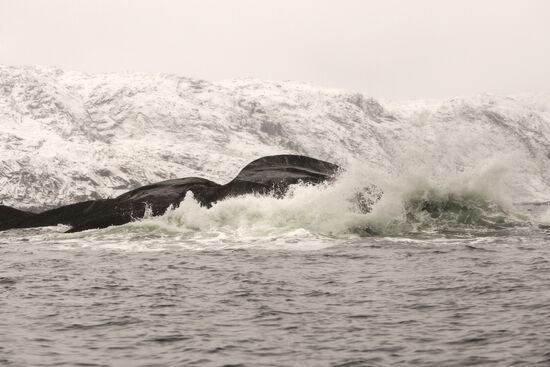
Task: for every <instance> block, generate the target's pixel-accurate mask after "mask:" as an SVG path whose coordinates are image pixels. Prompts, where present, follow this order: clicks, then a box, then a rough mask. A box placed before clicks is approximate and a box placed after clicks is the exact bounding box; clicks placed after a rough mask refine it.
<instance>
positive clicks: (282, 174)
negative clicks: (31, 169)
mask: <svg viewBox="0 0 550 367" xmlns="http://www.w3.org/2000/svg"><path fill="white" fill-rule="evenodd" d="M338 170H339V167H338V166H336V165H334V164H332V163H328V162H324V161H320V160H317V159H314V158H310V157H305V156H299V155H275V156H268V157H263V158H260V159H257V160H255V161H253V162H251V163H250V164H248V165H247V166H246V167H244V168H243V169H242V170H241V172H240V173H239V174H238V175H237V177H235V178H234V179H233V180H232V181H230V182H229V183H227V184H225V185H220V184H217V183H215V182H212V181H209V180H206V179H203V178H198V177H188V178H181V179H175V180H168V181H162V182H158V183H155V184H152V185H147V186H142V187H140V188H137V189H135V190H132V191H129V192H127V193H124V194H122V195H120V196H118V197H116V198H114V199H103V200H90V201H85V202H80V203H76V204H71V205H66V206H62V207H59V208H56V209H52V210H48V211H45V212H42V213H39V214H31V213H26V212H21V211H19V210H17V209H13V208H9V207H4V206H0V230H7V229H11V228H28V227H43V226H53V225H57V224H66V225H70V226H71V227H72V228H71V229H70V230H69V232H77V231H83V230H86V229H93V228H105V227H108V226H112V225H121V224H124V223H128V222H130V221H132V220H135V219H137V218H142V217H143V216H144V214H145V211H146V208H149V209H150V210H151V212H152V213H153V215H160V214H163V213H164V212H165V211H166V209H168V208H169V207H170V206H172V207H175V206H177V205H179V203H180V202H181V200H183V198H184V197H185V195H186V194H187V193H188V192H190V191H191V192H192V193H193V195H194V197H195V199H196V200H197V201H198V202H199V203H200V204H201V205H203V206H206V207H210V206H212V204H214V203H215V202H217V201H220V200H223V199H225V198H227V197H231V196H239V195H245V194H250V193H259V194H263V195H268V194H270V195H275V196H277V197H282V196H283V195H284V194H285V193H286V192H287V190H288V187H289V186H290V185H292V184H296V183H299V182H302V183H306V184H319V183H321V182H324V181H326V180H329V179H331V178H332V177H334V176H335V175H336V173H337V172H338ZM4 208H5V209H4ZM9 213H14V214H13V215H12V216H11V217H10V215H9Z"/></svg>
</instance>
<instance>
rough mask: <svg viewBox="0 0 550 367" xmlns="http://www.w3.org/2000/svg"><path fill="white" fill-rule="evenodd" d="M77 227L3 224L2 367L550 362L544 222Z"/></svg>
mask: <svg viewBox="0 0 550 367" xmlns="http://www.w3.org/2000/svg"><path fill="white" fill-rule="evenodd" d="M144 228H146V230H144ZM65 229H66V228H64V227H61V226H59V227H50V228H42V229H27V230H16V231H8V232H3V233H1V234H0V294H1V296H0V309H1V310H2V317H1V318H0V365H2V366H499V367H500V366H550V348H549V346H550V245H549V240H550V230H548V229H547V228H546V227H544V226H515V227H509V228H499V229H487V228H482V229H480V228H477V229H463V230H461V231H452V230H439V231H416V232H410V233H401V234H399V235H384V234H379V235H368V236H364V235H362V236H359V235H348V236H342V235H340V236H332V235H326V234H312V233H311V232H310V231H306V230H303V229H296V230H294V231H290V232H289V231H287V232H286V233H285V234H281V233H278V234H277V235H272V236H261V237H259V236H256V237H251V236H243V235H242V234H239V235H235V233H233V235H232V236H229V235H222V232H218V233H217V234H214V233H213V232H211V233H210V234H208V235H202V236H198V234H197V232H195V233H192V234H190V233H188V232H185V233H184V232H180V233H176V232H170V231H154V230H151V228H150V227H148V226H147V225H145V224H143V223H142V224H141V225H130V226H123V227H119V228H116V229H113V228H111V229H106V230H93V231H87V232H83V233H79V234H65V233H63V231H64V230H65Z"/></svg>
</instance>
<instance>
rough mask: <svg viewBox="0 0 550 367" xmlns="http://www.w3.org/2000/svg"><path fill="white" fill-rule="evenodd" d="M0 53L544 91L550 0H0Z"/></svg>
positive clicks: (387, 94)
mask: <svg viewBox="0 0 550 367" xmlns="http://www.w3.org/2000/svg"><path fill="white" fill-rule="evenodd" d="M0 63H2V64H8V65H28V64H42V65H53V66H58V67H61V68H65V69H73V70H82V71H90V72H102V71H121V70H135V71H146V72H169V73H176V74H179V75H184V76H190V77H197V78H203V79H207V80H217V79H227V78H243V77H257V78H261V79H277V80H289V79H290V80H300V81H306V82H309V83H312V84H315V85H321V86H329V87H337V88H346V89H349V90H352V91H359V92H363V93H365V94H366V95H370V96H374V97H378V98H386V99H412V98H423V97H434V98H437V97H450V96H455V95H470V94H476V93H482V92H489V93H497V94H510V93H518V92H528V91H549V90H550V0H399V1H397V0H373V1H370V0H270V1H267V0H265V1H264V0H218V1H215V0H196V1H194V0H181V1H176V0H174V1H169V0H149V1H145V0H127V1H123V0H118V1H117V0H88V1H84V0H48V1H46V0H33V1H31V0H0Z"/></svg>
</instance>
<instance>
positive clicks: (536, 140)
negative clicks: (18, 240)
mask: <svg viewBox="0 0 550 367" xmlns="http://www.w3.org/2000/svg"><path fill="white" fill-rule="evenodd" d="M279 153H298V154H305V155H308V156H312V157H316V158H319V159H324V160H328V161H332V162H335V163H339V164H341V165H344V166H348V165H350V164H351V165H352V166H354V167H357V166H359V167H364V169H377V170H382V171H385V172H390V173H391V172H394V173H396V174H399V173H402V172H403V171H406V170H410V169H413V170H416V171H418V170H424V171H423V172H424V174H428V175H433V176H434V177H445V176H446V175H448V174H449V172H455V171H463V170H467V169H470V168H474V167H476V166H477V165H479V164H480V162H481V161H483V160H486V159H496V160H498V159H500V160H501V161H503V162H505V163H507V164H510V165H516V166H517V170H516V171H515V174H514V175H512V177H511V179H510V180H509V182H508V184H509V185H510V186H512V187H515V188H517V192H518V195H519V196H518V200H524V201H529V200H532V201H544V200H550V190H549V188H548V184H549V183H550V174H549V173H548V172H549V168H550V167H549V163H548V161H549V159H548V157H549V156H550V94H547V95H545V94H539V95H522V96H515V97H494V96H477V97H472V98H461V99H454V100H448V101H431V102H430V101H428V102H410V103H409V102H407V103H400V104H399V103H387V104H384V106H383V105H381V104H380V103H379V102H377V101H375V100H373V99H371V98H367V97H365V96H362V95H360V94H355V93H349V92H346V91H342V90H334V89H325V88H317V87H312V86H309V85H306V84H302V83H295V82H275V81H260V80H238V81H223V82H217V83H212V82H206V81H202V80H192V79H188V78H184V77H179V76H174V75H165V74H160V75H153V74H140V73H123V74H98V75H91V74H84V73H79V72H68V71H62V70H58V69H51V68H43V67H7V66H0V154H1V157H2V159H1V161H0V202H3V203H4V204H6V205H11V206H15V207H18V208H38V207H48V206H56V205H59V204H65V203H70V202H75V201H79V200H84V199H89V198H105V197H110V196H115V195H118V194H120V193H122V192H124V191H127V190H129V189H132V188H134V187H136V186H139V185H143V184H147V183H151V182H155V181H161V180H165V179H170V178H176V177H184V176H202V177H205V178H209V179H213V180H216V181H219V182H221V183H223V182H225V181H226V180H229V179H230V178H232V177H233V176H234V175H235V174H236V173H237V172H238V170H239V169H240V168H241V167H242V166H244V165H245V164H246V163H248V162H249V161H251V160H253V159H255V158H258V157H260V156H264V155H268V154H279Z"/></svg>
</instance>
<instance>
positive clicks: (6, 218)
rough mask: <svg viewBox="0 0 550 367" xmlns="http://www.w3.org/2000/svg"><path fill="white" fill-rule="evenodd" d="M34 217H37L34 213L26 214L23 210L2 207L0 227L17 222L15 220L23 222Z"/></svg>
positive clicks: (0, 206)
mask: <svg viewBox="0 0 550 367" xmlns="http://www.w3.org/2000/svg"><path fill="white" fill-rule="evenodd" d="M34 215H35V214H34V213H30V212H24V211H22V210H18V209H15V208H11V207H9V206H5V205H0V226H1V225H2V224H3V223H7V222H11V221H15V220H22V219H25V218H29V217H32V216H34Z"/></svg>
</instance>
